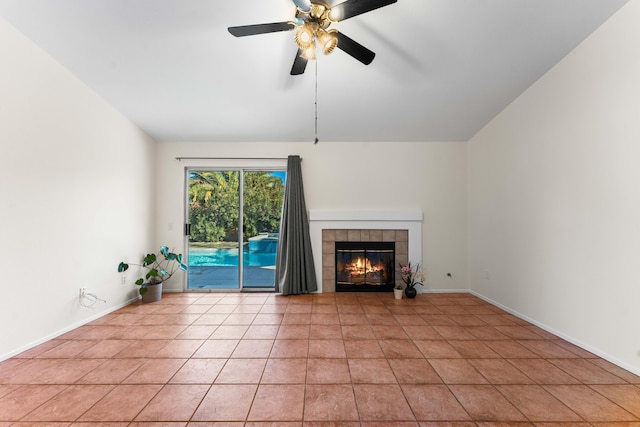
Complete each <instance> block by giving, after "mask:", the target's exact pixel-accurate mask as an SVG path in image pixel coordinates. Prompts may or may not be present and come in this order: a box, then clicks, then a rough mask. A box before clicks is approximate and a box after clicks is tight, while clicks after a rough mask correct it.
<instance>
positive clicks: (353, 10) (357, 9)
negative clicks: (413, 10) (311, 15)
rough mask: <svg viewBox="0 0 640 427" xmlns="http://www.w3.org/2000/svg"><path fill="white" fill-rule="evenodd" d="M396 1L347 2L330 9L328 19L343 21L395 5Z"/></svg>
mask: <svg viewBox="0 0 640 427" xmlns="http://www.w3.org/2000/svg"><path fill="white" fill-rule="evenodd" d="M397 1H398V0H347V1H345V2H343V3H340V4H337V5H335V6H333V7H331V14H330V15H329V17H330V18H331V20H332V21H334V22H339V21H344V20H345V19H349V18H353V17H354V16H358V15H362V14H363V13H366V12H371V11H372V10H376V9H379V8H381V7H384V6H389V5H390V4H393V3H397Z"/></svg>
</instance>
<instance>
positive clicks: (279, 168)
mask: <svg viewBox="0 0 640 427" xmlns="http://www.w3.org/2000/svg"><path fill="white" fill-rule="evenodd" d="M223 160H225V161H228V160H229V159H223ZM238 160H240V159H238ZM265 161H267V163H269V165H266V164H265ZM254 163H259V165H258V164H255V165H254ZM286 170H287V161H286V159H255V160H253V161H252V159H244V162H243V164H236V165H228V164H226V165H225V163H221V164H220V165H206V166H205V165H203V166H187V167H185V168H184V171H185V173H184V184H183V189H184V242H183V247H184V252H183V253H184V254H185V262H186V263H187V265H188V263H189V233H188V230H189V226H190V224H189V208H190V201H189V175H190V173H191V172H194V171H215V172H220V171H232V172H238V174H239V179H238V184H239V185H238V191H239V194H238V203H239V206H238V211H239V212H238V287H237V288H226V289H225V288H222V289H215V288H189V272H188V270H187V272H186V274H185V280H184V285H183V290H184V291H185V292H212V293H215V292H265V291H266V292H269V291H274V290H275V288H274V287H264V288H261V287H244V254H243V252H244V251H243V250H242V249H243V247H242V245H243V239H244V174H245V173H246V172H286Z"/></svg>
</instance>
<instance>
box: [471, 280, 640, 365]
mask: <svg viewBox="0 0 640 427" xmlns="http://www.w3.org/2000/svg"><path fill="white" fill-rule="evenodd" d="M468 292H469V293H471V294H472V295H475V296H476V297H478V298H480V299H481V300H484V301H486V302H488V303H489V304H491V305H495V306H496V307H498V308H500V309H502V310H504V311H506V312H507V313H509V314H512V315H514V316H516V317H518V318H520V319H522V320H524V321H526V322H528V323H531V324H532V325H535V326H537V327H538V328H540V329H542V330H544V331H547V332H549V333H550V334H553V335H555V336H557V337H559V338H562V339H563V340H565V341H567V342H570V343H571V344H573V345H576V346H578V347H580V348H582V349H583V350H586V351H588V352H590V353H593V354H595V355H596V356H598V357H600V358H602V359H604V360H607V361H609V362H611V363H613V364H614V365H616V366H619V367H621V368H622V369H624V370H626V371H629V372H631V373H632V374H635V375H640V370H639V369H638V368H636V367H635V366H631V365H629V364H627V363H625V362H623V361H621V360H619V359H617V358H615V357H613V356H611V355H610V354H607V353H605V352H603V351H601V350H599V349H597V348H595V347H592V346H590V345H588V344H585V343H583V342H582V341H580V340H578V339H575V338H573V337H571V336H569V335H566V334H564V333H562V332H560V331H557V330H555V329H553V328H551V327H549V326H547V325H545V324H543V323H540V322H538V321H536V320H534V319H531V318H530V317H528V316H525V315H524V314H522V313H519V312H517V311H515V310H512V309H510V308H509V307H506V306H504V305H502V304H500V303H499V302H497V301H494V300H492V299H491V298H488V297H486V296H484V295H482V294H479V293H478V292H475V291H472V290H469V291H468Z"/></svg>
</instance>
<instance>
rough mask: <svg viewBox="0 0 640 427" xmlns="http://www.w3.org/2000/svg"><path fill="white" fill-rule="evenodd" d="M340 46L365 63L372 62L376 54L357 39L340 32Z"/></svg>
mask: <svg viewBox="0 0 640 427" xmlns="http://www.w3.org/2000/svg"><path fill="white" fill-rule="evenodd" d="M338 48H339V49H341V50H342V51H343V52H345V53H347V54H349V55H351V56H353V57H354V58H355V59H357V60H358V61H360V62H362V63H363V64H364V65H369V64H371V61H373V58H375V57H376V54H375V53H374V52H372V51H370V50H369V49H367V48H366V47H364V46H362V45H361V44H360V43H358V42H357V41H355V40H353V39H352V38H349V37H347V36H345V35H344V34H343V33H341V32H338Z"/></svg>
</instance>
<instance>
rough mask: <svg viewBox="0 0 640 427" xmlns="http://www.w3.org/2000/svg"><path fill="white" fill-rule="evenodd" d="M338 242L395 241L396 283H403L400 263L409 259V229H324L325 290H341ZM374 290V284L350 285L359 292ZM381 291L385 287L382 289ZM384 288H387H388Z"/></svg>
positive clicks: (323, 272) (323, 287) (351, 289)
mask: <svg viewBox="0 0 640 427" xmlns="http://www.w3.org/2000/svg"><path fill="white" fill-rule="evenodd" d="M336 242H345V243H353V242H358V243H363V242H382V243H395V246H394V254H395V262H394V264H395V265H394V266H395V283H400V284H401V283H402V279H401V278H400V272H399V270H400V269H399V268H398V264H399V263H406V262H407V261H408V260H409V245H408V243H409V231H408V230H380V229H362V230H358V229H353V230H351V229H350V230H340V229H324V230H322V289H323V292H336V291H339V290H340V289H339V286H338V287H336ZM359 288H363V289H362V291H365V290H366V291H373V290H375V287H374V286H367V285H356V286H350V287H349V288H348V289H345V290H349V291H355V292H358V291H359ZM380 290H381V291H382V290H383V289H380ZM384 290H387V289H386V288H385V289H384Z"/></svg>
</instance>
